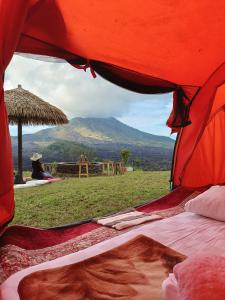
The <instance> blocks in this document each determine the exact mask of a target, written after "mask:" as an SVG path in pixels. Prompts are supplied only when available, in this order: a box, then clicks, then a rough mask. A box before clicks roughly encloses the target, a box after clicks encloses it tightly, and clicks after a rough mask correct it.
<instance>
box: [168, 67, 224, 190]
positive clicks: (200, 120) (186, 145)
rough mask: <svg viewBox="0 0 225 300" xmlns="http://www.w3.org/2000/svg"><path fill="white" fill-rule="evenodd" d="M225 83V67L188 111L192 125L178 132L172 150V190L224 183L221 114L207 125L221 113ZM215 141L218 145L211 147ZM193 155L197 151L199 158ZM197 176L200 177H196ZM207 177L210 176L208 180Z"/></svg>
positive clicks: (218, 70) (202, 90)
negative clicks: (173, 152)
mask: <svg viewBox="0 0 225 300" xmlns="http://www.w3.org/2000/svg"><path fill="white" fill-rule="evenodd" d="M224 83H225V63H224V64H222V65H221V66H220V67H219V68H218V69H217V70H216V71H215V72H214V73H213V74H212V76H211V77H210V78H209V80H208V81H207V82H206V83H205V85H204V86H203V87H202V88H201V90H200V91H199V92H198V94H197V96H196V97H195V100H194V101H193V104H192V106H191V110H190V119H191V121H192V124H191V126H187V127H185V128H182V129H181V133H180V136H179V141H178V143H177V145H176V149H175V158H174V170H173V183H174V185H175V186H179V185H182V186H186V187H191V188H194V187H200V186H207V185H212V184H221V183H225V177H224V173H223V172H222V169H224V168H225V161H224V159H223V155H222V154H221V151H222V149H224V147H225V145H224V143H225V139H224V134H225V127H223V120H222V117H221V116H222V113H221V114H218V115H215V116H214V118H215V119H214V121H213V122H211V123H210V118H211V117H212V116H213V114H215V112H216V111H220V108H221V107H223V105H224V102H225V93H224V91H225V88H224V86H223V84H224ZM218 88H219V89H218ZM217 118H218V120H217ZM207 124H208V126H207ZM210 124H211V125H210ZM207 127H208V128H207ZM214 139H215V140H216V141H217V143H216V144H215V145H214V146H213V143H214ZM201 141H202V142H201ZM199 143H200V144H199ZM200 149H201V150H200ZM195 151H198V155H197V153H196V154H195ZM203 151H204V155H203ZM210 161H211V162H210ZM210 165H211V167H210ZM199 173H201V174H202V175H201V176H197V175H196V174H199ZM206 173H208V174H210V175H208V176H207V174H206ZM216 174H217V175H216ZM203 177H204V178H203Z"/></svg>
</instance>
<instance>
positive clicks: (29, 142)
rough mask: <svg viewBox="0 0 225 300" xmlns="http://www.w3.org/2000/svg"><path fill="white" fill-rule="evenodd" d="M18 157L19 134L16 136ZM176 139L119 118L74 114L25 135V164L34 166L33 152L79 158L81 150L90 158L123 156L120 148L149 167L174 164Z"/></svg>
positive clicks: (49, 158)
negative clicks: (141, 128) (173, 153)
mask: <svg viewBox="0 0 225 300" xmlns="http://www.w3.org/2000/svg"><path fill="white" fill-rule="evenodd" d="M12 144H13V153H14V161H15V162H16V160H17V158H16V156H17V152H16V147H17V138H16V137H12ZM173 145H174V141H173V140H172V139H170V138H168V137H164V136H157V135H153V134H149V133H145V132H142V131H140V130H137V129H135V128H132V127H130V126H127V125H126V124H123V123H122V122H120V121H118V120H117V119H115V118H74V119H72V120H70V122H69V124H67V125H63V126H56V127H53V128H48V129H44V130H41V131H39V132H37V133H34V134H27V135H24V136H23V149H24V150H23V153H24V165H25V167H26V168H29V167H30V161H29V157H30V155H31V154H32V152H41V153H43V157H44V160H45V161H48V162H50V161H76V160H78V158H79V155H80V154H81V153H83V152H84V153H86V154H87V155H88V157H89V159H90V160H102V159H113V160H119V159H120V151H121V149H122V148H127V149H129V150H130V151H131V154H132V155H131V158H130V162H131V163H133V164H135V165H137V166H141V167H142V168H144V169H146V170H165V169H169V168H170V164H171V157H172V151H173Z"/></svg>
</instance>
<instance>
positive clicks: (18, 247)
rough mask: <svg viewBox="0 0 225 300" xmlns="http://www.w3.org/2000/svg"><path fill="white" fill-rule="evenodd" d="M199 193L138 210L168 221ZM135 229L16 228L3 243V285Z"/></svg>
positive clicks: (182, 193) (179, 194)
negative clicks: (33, 268)
mask: <svg viewBox="0 0 225 300" xmlns="http://www.w3.org/2000/svg"><path fill="white" fill-rule="evenodd" d="M199 193H200V192H199V191H193V190H192V191H190V190H186V189H183V188H178V189H176V190H174V191H173V192H171V193H169V194H168V195H166V196H164V197H162V198H160V199H158V200H156V201H153V202H151V203H146V204H144V205H142V206H139V207H137V208H136V209H137V210H139V211H144V212H156V211H160V213H161V214H163V217H164V218H167V217H171V216H174V215H176V214H179V213H181V212H183V211H184V204H185V203H186V202H187V201H188V200H190V199H191V198H194V197H195V196H196V195H198V194H199ZM129 230H132V228H131V229H126V230H122V231H117V230H115V229H112V228H108V227H105V226H101V225H98V224H96V223H93V222H87V223H83V224H78V225H73V226H71V227H65V228H57V229H49V230H47V229H46V230H43V229H37V228H31V227H25V226H17V225H12V226H9V227H8V228H6V229H5V232H4V233H3V235H2V237H1V240H0V282H3V281H4V280H5V279H6V278H7V277H9V276H10V275H12V274H13V273H15V272H18V271H20V270H22V269H24V268H27V267H30V266H33V265H37V264H40V263H42V262H45V261H49V260H52V259H55V258H58V257H61V256H64V255H67V254H70V253H74V252H77V251H80V250H83V249H85V248H88V247H90V246H92V245H95V244H97V243H99V242H101V241H104V240H107V239H110V238H112V237H114V236H117V235H120V234H122V233H124V232H127V231H129Z"/></svg>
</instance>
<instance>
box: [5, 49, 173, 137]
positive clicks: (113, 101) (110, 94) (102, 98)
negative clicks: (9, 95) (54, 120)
mask: <svg viewBox="0 0 225 300" xmlns="http://www.w3.org/2000/svg"><path fill="white" fill-rule="evenodd" d="M18 84H21V85H22V87H23V88H24V89H26V90H29V91H30V92H32V93H34V94H36V95H37V96H39V97H41V98H42V99H43V100H45V101H48V102H49V103H51V104H53V105H55V106H57V107H58V108H60V109H61V110H63V112H64V113H65V114H66V115H67V117H68V118H69V119H71V118H73V117H115V118H117V119H118V120H120V121H121V122H123V123H125V124H127V125H129V126H132V127H134V128H137V129H139V130H142V131H144V132H148V133H152V134H157V135H164V136H170V130H169V128H167V127H166V125H165V124H166V120H167V118H168V116H169V113H170V111H171V107H172V95H171V94H161V95H142V94H138V93H134V92H130V91H128V90H126V89H123V88H120V87H118V86H116V85H114V84H112V83H110V82H108V81H106V80H105V79H102V78H101V77H100V76H98V75H97V78H95V79H94V78H93V77H92V76H91V74H90V71H89V70H87V72H84V71H83V70H78V69H75V68H73V67H72V66H70V65H69V64H68V63H63V62H61V63H56V62H46V61H44V62H43V61H40V60H34V59H31V58H25V57H22V56H19V55H14V57H13V59H12V61H11V63H10V65H9V66H8V68H7V70H6V76H5V90H7V89H13V88H16V87H17V86H18ZM43 128H44V127H43V126H42V127H40V126H36V127H33V126H29V127H27V126H26V127H23V133H33V132H36V131H38V130H40V129H43ZM10 132H11V134H12V135H16V134H17V128H16V127H15V126H10Z"/></svg>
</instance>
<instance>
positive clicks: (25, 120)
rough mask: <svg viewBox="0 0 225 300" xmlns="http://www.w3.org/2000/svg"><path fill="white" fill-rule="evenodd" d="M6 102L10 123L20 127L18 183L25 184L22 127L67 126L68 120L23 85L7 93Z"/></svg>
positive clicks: (55, 108)
mask: <svg viewBox="0 0 225 300" xmlns="http://www.w3.org/2000/svg"><path fill="white" fill-rule="evenodd" d="M5 102H6V107H7V111H8V117H9V123H10V124H12V125H15V124H17V125H18V181H19V183H23V156H22V126H23V125H59V124H66V123H68V119H67V117H66V115H65V114H64V113H63V112H62V111H61V110H60V109H58V108H57V107H55V106H53V105H51V104H49V103H47V102H45V101H43V100H42V99H40V98H39V97H37V96H35V95H34V94H32V93H30V92H29V91H27V90H24V89H23V88H22V86H21V85H18V88H16V89H13V90H8V91H5Z"/></svg>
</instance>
